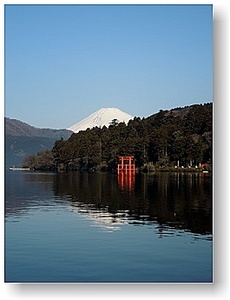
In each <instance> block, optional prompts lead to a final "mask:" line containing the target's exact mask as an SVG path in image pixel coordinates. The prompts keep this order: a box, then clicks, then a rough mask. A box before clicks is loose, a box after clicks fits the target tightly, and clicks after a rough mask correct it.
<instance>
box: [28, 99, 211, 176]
mask: <svg viewBox="0 0 230 300" xmlns="http://www.w3.org/2000/svg"><path fill="white" fill-rule="evenodd" d="M212 115H213V113H212V103H206V104H195V105H191V106H186V107H183V108H175V109H171V110H160V111H159V112H158V113H156V114H154V115H151V116H149V117H147V118H139V117H134V119H132V120H130V121H129V123H128V124H127V125H126V124H125V123H118V122H117V120H116V119H114V120H112V122H111V125H110V126H109V127H108V128H107V127H105V126H104V127H102V128H98V127H95V128H92V129H87V130H85V131H80V132H78V133H75V134H74V133H73V134H72V135H71V136H70V138H69V139H68V140H64V139H62V138H61V139H59V140H56V142H55V144H54V146H53V148H52V150H47V151H44V152H40V153H38V154H37V155H31V156H28V157H26V158H25V159H24V162H23V166H24V167H29V168H31V169H32V170H52V171H62V170H63V171H71V170H81V171H83V170H87V171H97V170H100V171H116V168H117V164H118V162H119V156H120V155H134V158H135V164H136V167H137V169H138V170H140V171H155V170H170V168H175V167H176V168H197V166H200V165H201V164H206V165H207V166H208V167H209V168H211V165H212Z"/></svg>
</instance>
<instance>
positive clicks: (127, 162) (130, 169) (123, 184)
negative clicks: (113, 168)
mask: <svg viewBox="0 0 230 300" xmlns="http://www.w3.org/2000/svg"><path fill="white" fill-rule="evenodd" d="M117 173H118V184H119V186H120V188H121V189H122V190H128V191H132V190H133V188H134V183H135V173H136V167H135V163H134V156H133V155H132V156H120V157H119V164H118V166H117Z"/></svg>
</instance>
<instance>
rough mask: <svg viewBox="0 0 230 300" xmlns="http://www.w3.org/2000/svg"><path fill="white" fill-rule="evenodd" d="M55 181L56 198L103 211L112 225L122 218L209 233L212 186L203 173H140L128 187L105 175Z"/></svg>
mask: <svg viewBox="0 0 230 300" xmlns="http://www.w3.org/2000/svg"><path fill="white" fill-rule="evenodd" d="M209 176H210V175H209ZM54 179H55V180H54V192H55V195H58V196H63V195H65V196H68V198H69V199H70V200H71V202H72V205H74V206H75V207H76V204H77V205H80V204H81V205H83V206H84V207H85V208H87V209H88V210H90V209H91V208H93V210H94V211H96V210H101V211H104V212H105V211H106V212H108V213H109V214H110V216H112V217H113V220H114V222H116V221H117V222H119V220H120V219H121V217H122V218H123V219H124V218H126V220H128V222H129V223H135V222H139V223H140V222H141V224H149V222H150V223H151V222H156V221H157V222H158V223H159V225H162V226H164V225H167V226H171V227H173V228H181V229H189V230H191V231H193V232H197V233H211V231H212V199H211V184H212V183H211V178H210V177H207V176H206V177H205V176H204V174H193V173H189V174H183V173H175V174H174V173H173V174H170V173H160V174H153V175H148V174H141V175H136V176H135V180H132V182H131V183H132V184H131V185H130V184H129V183H130V180H128V181H127V182H126V185H125V181H123V185H121V178H118V177H117V175H115V174H108V173H93V174H91V173H82V174H81V173H78V172H76V173H69V174H65V173H60V174H57V176H55V177H54Z"/></svg>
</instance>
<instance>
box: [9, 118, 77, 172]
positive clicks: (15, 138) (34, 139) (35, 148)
mask: <svg viewBox="0 0 230 300" xmlns="http://www.w3.org/2000/svg"><path fill="white" fill-rule="evenodd" d="M72 133H73V132H72V131H70V130H66V129H60V130H58V129H48V128H47V129H40V128H36V127H33V126H31V125H29V124H26V123H24V122H21V121H19V120H16V119H10V118H6V117H5V167H6V168H9V167H11V166H17V167H20V166H21V165H22V162H23V159H24V158H25V157H26V156H28V155H32V154H37V153H38V152H41V151H45V150H50V149H52V147H53V145H54V143H55V141H56V140H57V139H61V138H63V139H64V140H66V139H68V138H69V137H70V136H71V134H72Z"/></svg>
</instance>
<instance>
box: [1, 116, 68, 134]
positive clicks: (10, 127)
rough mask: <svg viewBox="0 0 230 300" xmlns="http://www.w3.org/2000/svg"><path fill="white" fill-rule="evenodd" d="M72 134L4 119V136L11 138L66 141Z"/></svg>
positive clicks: (65, 130)
mask: <svg viewBox="0 0 230 300" xmlns="http://www.w3.org/2000/svg"><path fill="white" fill-rule="evenodd" d="M72 133H73V132H72V131H71V130H67V129H48V128H36V127H33V126H31V125H29V124H27V123H24V122H21V121H19V120H16V119H10V118H6V117H5V134H6V135H11V136H27V137H47V138H55V139H60V138H63V139H68V138H69V137H70V135H71V134H72Z"/></svg>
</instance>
